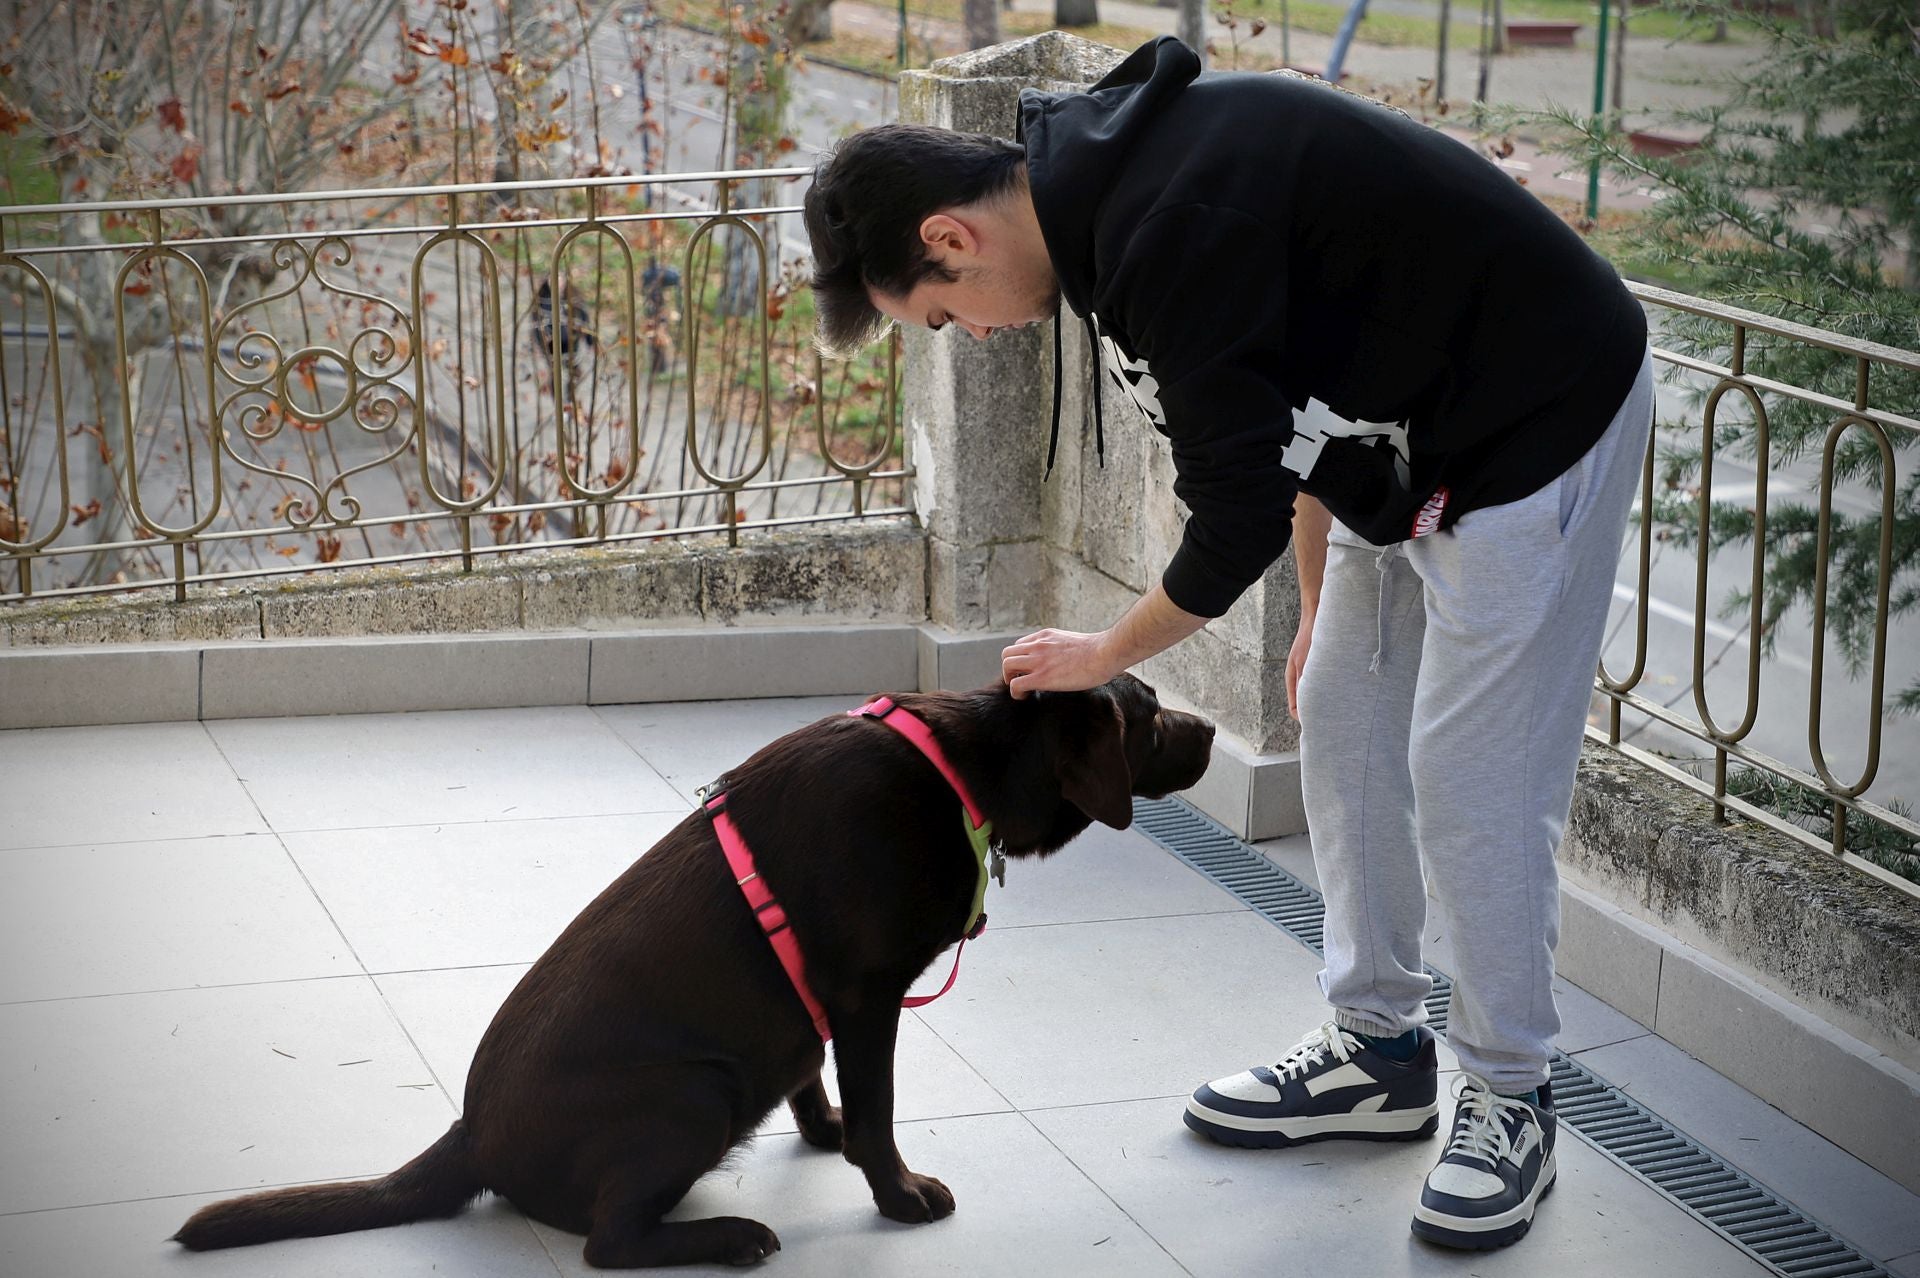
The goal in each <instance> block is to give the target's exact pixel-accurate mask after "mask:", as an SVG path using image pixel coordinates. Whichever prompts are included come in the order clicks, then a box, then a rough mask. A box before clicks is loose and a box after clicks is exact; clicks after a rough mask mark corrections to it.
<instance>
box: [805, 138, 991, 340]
mask: <svg viewBox="0 0 1920 1278" xmlns="http://www.w3.org/2000/svg"><path fill="white" fill-rule="evenodd" d="M1025 161H1026V151H1025V150H1024V149H1023V148H1022V147H1021V146H1020V144H1019V143H1017V142H1009V141H1007V140H1006V139H1005V138H997V137H994V136H992V135H991V134H987V133H955V132H954V131H953V130H951V129H938V128H934V127H932V126H930V125H924V124H882V125H877V126H875V127H874V128H870V129H862V130H861V131H860V132H858V133H855V134H854V135H853V136H851V137H849V138H847V139H846V140H844V141H843V142H841V143H840V144H839V145H838V146H836V147H834V148H833V149H832V150H831V151H829V152H828V153H827V154H826V155H823V156H822V157H821V158H820V162H819V164H817V165H815V166H814V170H813V185H812V186H811V187H810V188H808V190H807V198H806V222H807V238H808V239H809V240H811V241H812V242H813V298H814V309H815V313H816V315H817V316H818V318H819V340H820V345H821V346H822V347H824V348H825V349H826V350H828V351H830V352H833V353H835V354H842V355H846V354H851V353H852V352H853V351H855V350H857V349H859V348H860V347H862V346H864V345H866V344H867V343H868V342H871V341H873V340H874V339H875V338H877V337H879V336H880V335H881V334H882V333H883V332H885V331H886V327H887V317H886V316H885V315H883V314H881V313H880V312H879V311H878V310H877V309H875V307H874V305H873V302H872V300H871V299H870V298H869V297H868V292H867V291H868V290H869V289H873V290H875V291H877V292H880V293H884V294H886V295H887V296H889V297H904V296H905V295H906V294H908V293H910V292H912V291H913V289H914V287H915V286H916V285H918V284H919V283H920V282H921V281H923V280H927V279H939V280H948V281H950V280H953V279H955V278H957V277H956V276H955V275H954V273H953V272H951V271H949V270H946V269H945V268H943V267H942V266H941V265H940V264H939V263H938V262H935V261H932V260H930V259H929V258H928V257H927V254H926V246H925V245H924V244H922V243H921V242H920V224H921V223H922V222H924V221H925V220H926V219H927V218H928V217H930V216H932V215H933V214H935V213H938V212H940V211H941V210H943V209H950V208H955V207H958V206H960V205H964V204H973V203H975V202H977V201H980V200H987V199H991V198H993V197H994V196H997V195H1000V194H1002V193H1004V192H1006V191H1009V190H1012V189H1013V188H1015V187H1016V186H1018V185H1019V184H1020V182H1021V181H1022V180H1023V179H1024V176H1025V174H1024V171H1023V169H1022V167H1021V166H1022V165H1023V164H1024V163H1025Z"/></svg>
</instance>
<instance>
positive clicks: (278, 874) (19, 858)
mask: <svg viewBox="0 0 1920 1278" xmlns="http://www.w3.org/2000/svg"><path fill="white" fill-rule="evenodd" d="M0 881H3V882H4V883H5V885H6V890H5V891H4V892H0V1003H8V1002H15V1001H19V1000H22V999H47V998H73V997H77V996H81V995H88V994H120V993H130V992H133V991H138V990H163V989H179V988H183V987H187V986H194V985H238V984H245V983H248V982H255V981H284V980H297V979H300V978H303V977H315V976H344V975H348V974H357V973H358V972H359V971H360V967H359V965H358V964H357V963H355V962H354V961H353V955H352V953H351V951H349V950H348V948H347V945H346V942H345V941H343V940H342V939H341V937H340V932H339V930H338V929H337V928H335V927H334V925H333V922H332V921H331V920H330V919H328V917H327V912H326V910H325V909H323V908H322V907H321V905H320V902H319V901H317V900H316V899H315V898H314V895H313V890H312V889H311V888H309V887H308V886H307V884H306V882H305V880H303V879H302V878H301V877H300V871H299V869H298V868H296V867H295V865H294V864H293V861H292V859H291V858H289V857H288V856H287V851H286V849H285V848H283V847H282V846H281V845H280V841H279V840H278V839H276V838H273V837H272V836H270V835H240V836H237V837H234V838H223V839H214V838H208V839H174V840H167V841H164V842H159V843H104V844H95V845H89V846H82V847H70V848H22V849H15V850H12V851H0Z"/></svg>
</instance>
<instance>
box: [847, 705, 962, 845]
mask: <svg viewBox="0 0 1920 1278" xmlns="http://www.w3.org/2000/svg"><path fill="white" fill-rule="evenodd" d="M847 714H848V715H849V716H850V717H854V718H859V717H865V718H868V719H878V720H880V721H881V722H882V723H884V724H886V725H887V726H888V727H889V728H892V729H893V730H894V731H895V732H898V733H899V734H900V735H901V736H903V737H905V738H906V739H907V740H909V741H911V742H913V744H914V746H915V747H917V748H918V749H919V751H920V753H921V754H924V755H926V756H927V761H928V762H929V763H931V764H933V766H934V767H936V768H938V769H940V775H941V776H943V777H945V778H946V779H947V784H948V785H950V786H952V787H953V792H954V793H955V794H957V795H959V796H960V806H961V807H963V808H965V809H966V810H967V816H968V817H969V818H970V819H971V820H972V821H973V827H974V829H976V830H978V829H982V828H984V827H985V826H986V824H987V818H986V816H985V815H984V814H983V813H982V812H981V811H980V805H979V804H978V803H975V802H974V801H973V793H972V792H971V791H969V790H968V789H967V783H966V782H965V781H962V780H961V779H960V774H959V773H958V772H956V771H954V767H953V764H952V763H950V762H948V761H947V755H946V751H944V750H942V749H941V748H940V743H939V742H938V741H936V740H935V739H934V736H933V729H932V728H929V727H928V726H927V721H926V720H925V719H922V718H921V717H920V716H919V715H917V714H915V713H913V711H911V710H906V709H903V708H901V706H900V705H899V704H897V703H896V702H895V701H894V699H893V698H892V697H875V698H874V699H873V700H871V701H869V702H867V704H865V705H864V706H860V707H858V708H856V709H853V710H849V711H847Z"/></svg>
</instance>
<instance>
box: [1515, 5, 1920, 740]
mask: <svg viewBox="0 0 1920 1278" xmlns="http://www.w3.org/2000/svg"><path fill="white" fill-rule="evenodd" d="M1681 7H1682V8H1683V9H1684V11H1685V12H1686V13H1688V14H1689V15H1690V16H1692V17H1693V18H1695V19H1696V20H1698V21H1700V22H1701V23H1703V24H1707V23H1717V22H1723V21H1729V20H1732V19H1736V18H1737V19H1738V20H1740V21H1742V22H1744V23H1746V24H1748V25H1750V26H1754V27H1757V28H1758V29H1759V32H1760V34H1761V35H1762V37H1763V39H1764V48H1763V52H1762V53H1761V55H1760V56H1759V57H1758V58H1757V59H1756V60H1755V61H1754V62H1753V63H1752V64H1751V68H1750V69H1749V70H1748V71H1747V72H1746V74H1745V75H1744V76H1743V77H1742V78H1740V79H1739V80H1738V81H1737V82H1736V83H1734V84H1733V85H1732V86H1731V93H1730V95H1729V97H1728V100H1727V101H1726V102H1725V103H1724V104H1723V105H1721V106H1718V107H1714V108H1711V109H1708V110H1704V111H1697V112H1692V113H1687V114H1686V115H1683V116H1681V117H1679V118H1680V119H1681V120H1683V121H1684V122H1686V123H1688V124H1691V125H1693V126H1694V127H1695V128H1696V129H1697V128H1699V127H1701V126H1704V128H1705V136H1704V138H1703V140H1702V144H1701V145H1700V147H1699V148H1698V149H1697V150H1695V151H1692V152H1690V153H1687V154H1685V155H1682V156H1679V157H1676V158H1672V159H1658V158H1652V157H1648V156H1645V155H1641V154H1638V153H1636V152H1635V151H1634V150H1633V149H1632V147H1631V146H1630V144H1629V141H1628V139H1627V137H1626V136H1625V135H1624V134H1623V133H1622V132H1621V131H1620V128H1619V122H1618V120H1617V118H1603V119H1601V120H1598V121H1596V120H1593V119H1592V118H1590V117H1587V116H1585V115H1581V114H1576V113H1574V112H1572V111H1566V110H1552V111H1548V112H1545V113H1540V114H1536V115H1533V116H1531V117H1525V116H1521V115H1519V114H1514V113H1509V114H1507V115H1506V116H1504V117H1489V121H1488V122H1489V123H1492V124H1494V125H1496V126H1507V127H1511V126H1513V125H1514V124H1516V123H1519V122H1521V121H1522V120H1526V119H1529V118H1530V119H1531V121H1532V122H1533V123H1536V124H1539V123H1548V124H1550V125H1552V126H1554V127H1555V128H1556V130H1557V131H1558V132H1559V134H1560V135H1561V136H1562V137H1563V138H1564V139H1566V143H1565V146H1564V147H1563V149H1564V150H1566V151H1568V152H1571V153H1573V154H1576V155H1579V156H1580V157H1581V158H1582V159H1588V160H1598V162H1599V163H1600V164H1601V165H1602V166H1603V167H1604V168H1605V169H1607V170H1608V171H1609V172H1611V173H1613V174H1615V175H1617V176H1619V177H1622V178H1626V179H1629V180H1632V181H1635V182H1637V183H1639V184H1641V185H1645V184H1648V183H1651V184H1654V185H1656V186H1657V187H1658V188H1659V189H1660V192H1661V195H1662V198H1661V199H1659V200H1658V201H1657V202H1656V203H1655V204H1654V206H1653V208H1652V209H1651V210H1650V212H1649V213H1648V214H1647V215H1646V216H1645V217H1644V218H1643V219H1640V220H1638V221H1637V223H1636V224H1635V225H1633V226H1632V227H1631V228H1629V229H1628V230H1626V231H1625V232H1623V240H1624V247H1623V248H1621V249H1617V250H1616V251H1615V257H1616V260H1617V264H1618V265H1620V267H1621V268H1622V269H1623V270H1625V271H1627V272H1629V273H1634V272H1639V273H1643V274H1646V275H1649V276H1652V277H1654V278H1661V279H1668V280H1673V281H1675V283H1676V285H1677V286H1678V287H1680V288H1682V289H1684V290H1685V291H1686V292H1690V293H1693V294H1696V295H1699V296H1702V297H1708V298H1713V299H1715V300H1719V301H1723V302H1727V303H1729V304H1731V305H1734V306H1739V307H1743V308H1746V309H1748V310H1753V311H1759V312H1762V313H1764V314H1766V315H1769V316H1773V317H1776V318H1779V319H1784V320H1790V321H1793V322H1795V323H1799V324H1805V325H1809V326H1811V327H1814V328H1819V329H1824V330H1826V331H1828V332H1831V333H1839V334H1844V335H1845V336H1847V337H1851V338H1858V339H1862V340H1864V341H1868V342H1874V343H1878V344H1880V345H1882V346H1887V347H1892V348H1894V349H1895V350H1896V351H1904V352H1907V353H1908V354H1909V358H1911V353H1912V352H1914V351H1916V350H1920V4H1916V3H1915V0H1841V3H1840V5H1839V8H1838V11H1837V21H1836V22H1834V23H1833V24H1832V27H1833V30H1832V31H1831V32H1830V33H1829V34H1826V35H1822V34H1818V33H1817V32H1816V30H1814V29H1812V28H1810V27H1809V26H1807V25H1805V24H1802V23H1800V22H1798V21H1795V20H1793V19H1784V20H1783V19H1779V18H1774V17H1756V16H1755V15H1754V14H1752V13H1750V12H1745V11H1741V12H1738V13H1736V12H1735V10H1734V9H1733V8H1732V7H1731V6H1730V5H1728V4H1726V3H1724V2H1721V0H1714V2H1710V3H1699V4H1686V5H1684V6H1681ZM1823 16H1824V15H1823ZM1821 25H1823V26H1824V25H1826V24H1825V23H1822V24H1821ZM1660 342H1661V344H1662V345H1664V346H1666V347H1668V348H1669V349H1674V350H1678V351H1680V352H1682V353H1684V354H1688V355H1692V356H1695V357H1698V358H1701V359H1705V360H1711V361H1713V362H1715V363H1719V364H1727V363H1729V356H1730V349H1729V342H1730V331H1729V329H1728V326H1727V325H1726V324H1725V323H1724V322H1718V321H1711V320H1705V319H1696V318H1695V317H1690V316H1685V315H1678V316H1675V317H1673V319H1672V320H1671V322H1668V323H1666V326H1665V327H1664V328H1663V330H1662V333H1661V335H1660ZM1858 367H1859V362H1858V361H1857V360H1855V359H1853V358H1850V357H1848V356H1846V355H1843V354H1838V353H1835V352H1830V351H1826V350H1823V349H1821V348H1818V347H1814V346H1809V345H1807V344H1805V343H1803V342H1796V341H1790V340H1787V339H1784V338H1777V337H1770V336H1767V335H1764V334H1758V333H1750V334H1749V336H1748V338H1747V342H1746V348H1745V368H1746V371H1747V373H1748V374H1749V375H1754V376H1758V377H1762V378H1768V379H1772V380H1775V381H1779V382H1785V383H1788V384H1791V385H1794V386H1799V387H1803V388H1806V389H1809V390H1814V391H1818V392H1820V393H1822V394H1824V395H1828V396H1831V397H1832V398H1833V399H1834V400H1837V401H1839V402H1840V403H1841V404H1843V405H1851V404H1853V403H1854V402H1855V392H1856V378H1857V376H1858ZM1740 398H1741V397H1740V396H1738V395H1737V394H1735V395H1729V396H1727V397H1726V398H1724V399H1723V401H1722V403H1721V405H1720V412H1719V414H1718V416H1717V419H1716V427H1717V432H1716V439H1715V447H1716V452H1717V453H1718V454H1720V455H1727V453H1728V452H1729V450H1730V451H1731V452H1732V454H1733V455H1744V456H1745V457H1747V458H1753V459H1756V460H1758V459H1757V447H1756V445H1757V438H1756V433H1757V432H1756V430H1755V423H1754V421H1753V417H1752V414H1751V412H1750V411H1741V409H1742V407H1743V406H1742V405H1741V403H1740ZM1869 402H1870V403H1871V405H1872V406H1873V407H1875V408H1877V409H1879V410H1881V411H1883V412H1891V413H1895V414H1898V415H1900V416H1903V417H1908V418H1912V417H1917V416H1920V373H1915V372H1911V371H1906V370H1897V369H1889V368H1887V367H1886V366H1885V365H1876V366H1874V368H1873V370H1872V384H1871V388H1870V401H1869ZM1765 406H1766V410H1767V418H1768V426H1769V429H1770V436H1771V438H1770V442H1769V448H1768V452H1769V460H1770V462H1771V464H1772V466H1773V467H1775V468H1777V467H1779V466H1781V465H1782V464H1785V463H1788V462H1790V461H1792V460H1793V459H1795V458H1796V457H1800V456H1803V455H1810V456H1812V457H1819V456H1820V455H1821V452H1822V450H1823V449H1824V447H1825V446H1826V443H1827V439H1828V432H1829V430H1830V428H1832V427H1833V426H1834V424H1835V423H1836V422H1837V421H1841V420H1843V419H1844V417H1845V412H1844V409H1839V408H1826V407H1821V406H1818V405H1812V404H1807V403H1804V402H1801V401H1798V400H1794V399H1789V398H1787V397H1785V396H1781V395H1777V394H1775V395H1768V396H1766V397H1765ZM1885 440H1886V444H1887V448H1888V454H1887V455H1886V456H1883V452H1882V449H1881V444H1880V437H1879V433H1878V432H1877V431H1875V430H1870V429H1867V428H1865V427H1863V426H1860V425H1858V424H1855V425H1852V426H1850V427H1848V428H1847V429H1846V430H1845V431H1844V433H1842V434H1841V436H1840V438H1839V440H1838V442H1837V446H1836V449H1835V455H1834V482H1835V484H1836V485H1838V484H1847V483H1855V484H1859V485H1861V486H1863V487H1865V488H1866V489H1868V490H1870V491H1871V492H1873V493H1874V494H1875V495H1876V496H1877V497H1879V498H1881V499H1882V500H1883V502H1885V503H1886V506H1885V507H1883V509H1885V508H1887V507H1890V509H1891V515H1892V517H1891V520H1890V521H1888V520H1886V519H1885V518H1884V517H1883V516H1882V515H1881V514H1880V513H1875V514H1873V515H1871V516H1866V517H1849V516H1847V515H1845V514H1844V513H1842V512H1840V511H1838V510H1836V511H1834V513H1833V516H1832V531H1831V546H1830V550H1829V554H1828V556H1827V558H1828V561H1829V563H1828V591H1829V593H1828V599H1827V624H1828V630H1829V635H1830V637H1831V638H1832V640H1833V642H1834V643H1835V645H1836V647H1837V648H1838V651H1839V652H1840V654H1841V655H1842V656H1843V657H1844V658H1845V660H1846V662H1847V664H1848V667H1849V668H1850V670H1851V671H1852V672H1853V673H1855V674H1858V673H1860V672H1861V671H1862V670H1863V669H1864V668H1865V667H1866V665H1867V663H1868V662H1869V661H1870V660H1871V658H1872V654H1873V644H1874V629H1875V617H1876V612H1877V608H1878V596H1879V591H1880V582H1879V576H1880V557H1881V539H1882V535H1883V531H1884V529H1885V527H1886V525H1887V523H1889V522H1890V523H1891V527H1892V533H1891V549H1892V556H1891V558H1892V564H1893V567H1892V570H1891V574H1890V575H1891V578H1892V580H1891V581H1890V582H1888V583H1887V589H1888V597H1889V602H1888V605H1887V610H1888V618H1889V624H1890V625H1891V624H1892V622H1893V621H1894V620H1895V619H1897V618H1899V617H1901V616H1903V615H1905V614H1907V613H1910V612H1912V611H1913V610H1914V609H1915V607H1916V605H1920V465H1915V464H1914V460H1913V459H1914V457H1915V456H1916V455H1920V431H1917V430H1913V429H1907V428H1901V427H1889V428H1886V430H1885ZM1662 456H1663V463H1662V464H1663V471H1664V479H1665V481H1666V484H1665V488H1666V491H1667V493H1668V494H1669V496H1668V497H1667V498H1666V499H1665V500H1663V501H1662V502H1661V503H1660V506H1661V508H1660V509H1659V510H1657V511H1656V518H1657V519H1659V520H1660V522H1661V523H1663V524H1666V525H1668V533H1669V535H1670V536H1673V537H1675V538H1676V539H1678V540H1680V541H1681V542H1682V543H1683V544H1685V543H1687V542H1689V541H1691V540H1692V539H1694V538H1696V537H1697V529H1698V514H1697V510H1696V507H1695V505H1694V502H1693V501H1692V500H1690V499H1688V498H1686V497H1685V496H1683V495H1682V493H1681V492H1680V491H1679V490H1680V489H1682V488H1683V487H1684V486H1685V485H1686V484H1687V483H1688V482H1689V481H1690V480H1691V479H1692V478H1693V477H1694V475H1695V474H1697V472H1698V469H1699V465H1700V456H1699V442H1698V440H1697V438H1696V439H1695V440H1693V442H1692V443H1690V444H1682V445H1679V446H1677V447H1674V448H1672V449H1670V450H1666V451H1663V454H1662ZM1888 457H1890V461H1889V460H1888ZM1903 461H1904V462H1905V464H1904V465H1903V464H1902V463H1903ZM1766 514H1767V517H1766V522H1765V528H1764V533H1763V536H1764V540H1765V544H1766V553H1767V560H1768V562H1767V572H1766V582H1765V594H1764V598H1763V600H1762V605H1763V606H1762V619H1763V624H1764V625H1765V627H1766V628H1767V632H1768V634H1769V635H1770V634H1771V633H1772V631H1773V628H1774V625H1775V623H1776V622H1777V621H1778V620H1779V619H1780V617H1781V616H1782V615H1783V614H1785V613H1786V612H1787V611H1788V610H1789V609H1790V608H1792V607H1794V606H1795V605H1796V604H1803V603H1804V604H1810V603H1811V601H1812V599H1813V598H1814V594H1815V581H1816V577H1815V574H1816V570H1817V567H1818V561H1819V554H1818V545H1817V533H1818V521H1819V508H1818V499H1817V496H1816V497H1796V498H1793V499H1785V500H1783V499H1782V498H1781V497H1779V496H1775V497H1772V498H1771V499H1770V500H1769V502H1768V510H1767V512H1766ZM1755 522H1756V520H1755V512H1754V511H1751V510H1746V509H1741V508H1738V507H1735V506H1731V505H1719V504H1716V507H1715V512H1714V515H1713V518H1712V522H1711V525H1710V528H1711V531H1710V537H1711V540H1712V542H1713V544H1714V546H1715V547H1716V548H1718V547H1721V546H1740V545H1750V544H1751V541H1752V539H1753V536H1754V533H1755ZM1730 602H1731V604H1732V605H1735V606H1741V607H1743V608H1744V605H1745V604H1746V603H1747V600H1745V599H1744V598H1739V597H1736V598H1735V599H1733V600H1732V601H1730ZM1889 691H1890V692H1893V693H1894V695H1893V697H1892V700H1891V705H1892V707H1893V708H1894V709H1896V710H1899V711H1904V712H1908V713H1913V712H1920V684H1915V685H1912V686H1909V687H1907V688H1905V689H1900V690H1889Z"/></svg>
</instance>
